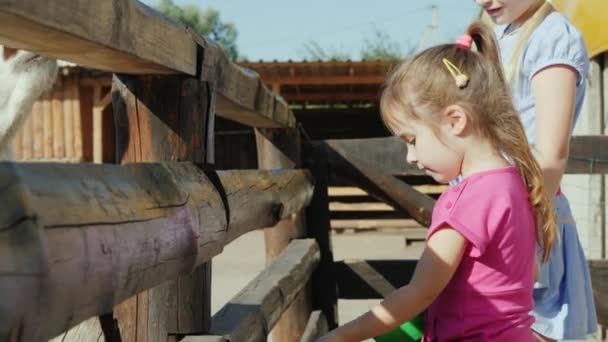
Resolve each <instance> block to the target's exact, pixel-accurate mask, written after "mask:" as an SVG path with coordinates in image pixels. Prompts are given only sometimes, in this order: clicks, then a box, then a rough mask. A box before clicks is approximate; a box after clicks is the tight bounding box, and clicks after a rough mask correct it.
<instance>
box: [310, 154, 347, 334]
mask: <svg viewBox="0 0 608 342" xmlns="http://www.w3.org/2000/svg"><path fill="white" fill-rule="evenodd" d="M302 155H303V157H302V158H303V162H304V165H305V166H306V167H307V168H308V169H309V170H310V172H311V174H312V176H313V178H314V180H315V188H314V193H313V196H312V200H311V202H310V205H309V206H308V207H306V228H307V229H306V234H307V237H309V238H314V239H315V240H316V241H317V244H318V245H319V251H320V253H321V261H320V263H319V267H318V269H317V270H316V271H315V273H314V274H313V276H312V279H311V288H312V299H313V300H312V308H313V310H321V311H322V312H323V315H325V317H326V318H327V324H328V326H329V329H335V328H336V327H337V326H338V293H337V289H336V279H335V275H334V273H333V264H334V256H333V251H332V244H331V232H330V230H331V228H330V227H331V226H330V212H329V195H328V194H327V184H328V179H329V163H328V157H327V149H326V148H324V146H318V145H312V144H306V145H304V151H303V154H302Z"/></svg>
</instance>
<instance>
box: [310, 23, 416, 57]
mask: <svg viewBox="0 0 608 342" xmlns="http://www.w3.org/2000/svg"><path fill="white" fill-rule="evenodd" d="M411 53H413V49H412V48H411V47H410V46H408V48H407V49H406V52H405V53H403V52H402V50H401V48H400V46H399V44H398V43H397V42H395V41H394V40H391V38H390V36H389V35H388V34H387V33H385V32H382V31H379V30H375V31H374V32H373V35H372V37H371V38H367V39H365V40H364V41H363V46H362V47H361V49H360V51H359V57H360V59H361V60H364V61H368V60H396V59H401V58H403V57H404V56H406V55H409V54H411ZM301 55H302V57H303V58H305V59H311V60H320V61H343V60H347V59H350V58H351V57H350V55H349V54H348V53H346V52H344V51H342V50H339V49H336V48H332V49H326V48H323V47H322V46H321V45H319V43H318V42H316V41H310V42H308V43H306V44H304V45H303V46H302V53H301Z"/></svg>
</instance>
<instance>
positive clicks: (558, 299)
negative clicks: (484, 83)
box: [476, 0, 597, 341]
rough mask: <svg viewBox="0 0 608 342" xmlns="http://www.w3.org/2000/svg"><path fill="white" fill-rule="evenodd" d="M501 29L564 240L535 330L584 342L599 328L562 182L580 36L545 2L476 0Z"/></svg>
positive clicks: (585, 65) (549, 270)
mask: <svg viewBox="0 0 608 342" xmlns="http://www.w3.org/2000/svg"><path fill="white" fill-rule="evenodd" d="M476 2H477V4H478V5H480V6H481V7H482V8H483V9H484V11H485V12H486V14H487V15H488V16H489V17H490V18H491V19H492V21H493V22H494V23H495V24H496V36H497V39H498V42H499V46H500V50H501V57H502V63H503V67H504V70H505V74H506V75H507V78H508V80H509V82H510V84H511V91H512V96H513V100H514V102H515V107H516V109H517V110H518V111H519V113H520V115H521V120H522V122H523V125H524V128H525V130H526V135H527V137H528V141H529V143H530V144H531V145H532V147H533V150H534V153H535V156H536V158H537V160H538V162H539V164H540V166H541V168H542V170H543V175H544V179H545V189H546V191H548V193H549V194H553V195H554V196H555V197H554V205H555V209H556V211H557V221H558V233H559V238H558V241H557V243H556V244H555V245H554V246H553V248H552V251H551V256H550V259H549V261H548V262H547V263H543V264H540V271H539V274H538V280H537V283H536V284H535V289H534V310H533V315H534V317H535V319H536V322H535V323H534V324H533V326H532V328H533V330H534V331H535V333H536V335H537V338H538V340H539V341H554V340H564V339H567V340H570V339H584V338H585V337H586V336H587V335H588V334H591V333H593V332H595V331H596V329H597V317H596V313H595V304H594V302H593V292H592V288H591V280H590V276H589V268H588V265H587V260H586V258H585V255H584V253H583V249H582V247H581V244H580V241H579V238H578V234H577V230H576V224H575V222H574V219H573V216H572V213H571V211H570V206H569V203H568V199H567V198H566V196H565V195H564V194H563V193H562V192H561V191H560V182H561V178H562V175H563V174H564V171H565V168H566V163H567V161H568V152H569V141H570V137H571V134H572V131H573V129H574V124H575V123H576V120H577V118H578V116H579V113H580V111H581V107H582V104H583V98H584V96H585V86H586V85H585V78H586V76H587V73H588V69H589V58H588V56H587V50H586V47H585V44H584V42H583V39H582V36H581V34H580V33H579V31H578V30H577V29H576V28H575V27H574V26H573V25H572V24H571V23H570V22H569V21H568V20H567V19H566V17H564V16H563V15H562V14H560V13H558V12H556V11H555V10H554V9H553V6H552V5H551V4H550V2H546V1H544V0H476Z"/></svg>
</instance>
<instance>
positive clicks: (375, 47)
mask: <svg viewBox="0 0 608 342" xmlns="http://www.w3.org/2000/svg"><path fill="white" fill-rule="evenodd" d="M410 52H411V51H410ZM360 53H361V59H362V60H364V61H365V60H395V59H401V58H403V57H404V54H403V52H401V48H400V47H399V44H397V43H396V42H395V41H393V40H391V38H390V37H389V35H388V34H386V33H385V32H382V31H379V30H375V31H374V34H373V37H372V38H371V39H369V38H368V39H365V41H364V43H363V48H361V52H360Z"/></svg>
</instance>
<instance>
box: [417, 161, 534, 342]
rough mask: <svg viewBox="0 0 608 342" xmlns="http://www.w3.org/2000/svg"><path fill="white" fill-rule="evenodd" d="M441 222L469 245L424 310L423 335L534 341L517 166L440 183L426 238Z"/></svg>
mask: <svg viewBox="0 0 608 342" xmlns="http://www.w3.org/2000/svg"><path fill="white" fill-rule="evenodd" d="M448 226H449V227H452V228H453V229H455V230H456V231H458V232H459V233H460V234H462V235H463V236H464V237H465V238H466V239H467V240H468V241H469V244H468V247H467V249H466V251H465V253H464V256H463V258H462V261H461V262H460V265H459V266H458V269H457V270H456V273H455V274H454V276H453V278H452V279H451V280H450V282H449V283H448V285H447V286H446V288H445V289H444V290H443V291H442V292H441V294H440V295H439V296H438V297H437V299H435V301H434V302H433V303H432V304H431V306H430V307H429V308H428V310H427V313H426V321H425V339H424V341H429V342H431V341H440V342H443V341H495V342H498V341H518V342H525V341H534V338H533V335H532V331H531V328H530V327H531V325H532V323H533V322H534V318H533V317H532V316H531V315H530V314H529V313H530V310H532V306H533V301H532V289H533V286H534V260H535V246H536V233H535V221H534V215H533V212H532V209H531V207H530V205H529V203H528V193H527V191H526V187H525V185H524V183H523V180H522V179H521V177H520V176H519V174H518V173H517V170H516V169H515V168H514V167H512V166H510V167H504V168H499V169H494V170H490V171H484V172H480V173H476V174H474V175H471V176H469V177H467V178H465V179H464V180H463V181H462V182H461V183H459V184H458V185H456V186H453V187H451V188H449V189H447V190H446V191H445V192H444V193H443V194H442V195H441V197H440V198H439V200H438V201H437V203H436V204H435V209H434V210H433V220H432V223H431V227H430V229H429V232H428V235H427V239H429V238H430V237H431V236H432V235H433V234H434V233H435V232H437V231H438V230H440V229H442V228H445V227H448Z"/></svg>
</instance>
